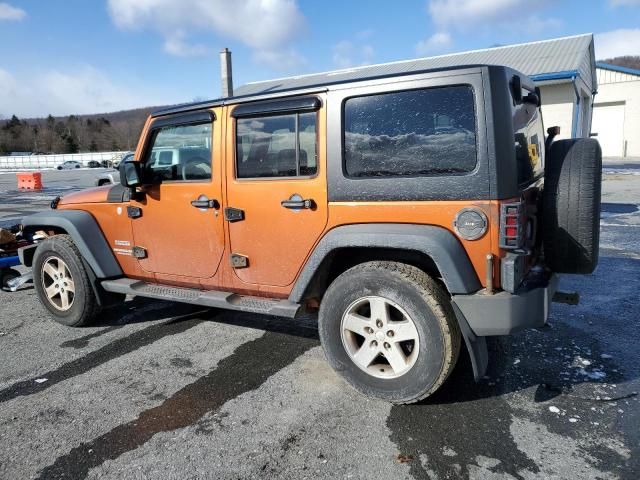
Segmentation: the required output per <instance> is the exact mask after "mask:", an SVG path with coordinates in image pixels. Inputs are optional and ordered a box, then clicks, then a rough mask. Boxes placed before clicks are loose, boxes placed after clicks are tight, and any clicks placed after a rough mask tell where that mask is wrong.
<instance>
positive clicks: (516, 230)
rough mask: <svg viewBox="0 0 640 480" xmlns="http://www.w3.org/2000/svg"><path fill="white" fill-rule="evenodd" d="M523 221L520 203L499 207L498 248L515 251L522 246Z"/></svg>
mask: <svg viewBox="0 0 640 480" xmlns="http://www.w3.org/2000/svg"><path fill="white" fill-rule="evenodd" d="M524 239H525V221H524V206H523V204H522V202H517V203H515V202H514V203H503V204H502V205H500V248H503V249H505V250H516V249H518V248H522V247H523V246H524Z"/></svg>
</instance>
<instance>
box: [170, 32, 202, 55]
mask: <svg viewBox="0 0 640 480" xmlns="http://www.w3.org/2000/svg"><path fill="white" fill-rule="evenodd" d="M185 37H186V35H185V33H184V32H183V31H182V30H176V31H175V32H174V33H173V34H172V35H169V36H168V37H167V38H166V39H165V41H164V51H165V52H167V53H169V54H171V55H175V56H176V57H197V56H202V55H208V54H209V53H210V49H208V48H207V47H206V46H204V45H201V44H191V43H189V42H187V41H186V40H185Z"/></svg>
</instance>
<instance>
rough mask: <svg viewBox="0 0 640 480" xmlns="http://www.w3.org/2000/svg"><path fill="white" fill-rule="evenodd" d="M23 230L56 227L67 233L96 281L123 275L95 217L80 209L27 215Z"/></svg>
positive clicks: (23, 221)
mask: <svg viewBox="0 0 640 480" xmlns="http://www.w3.org/2000/svg"><path fill="white" fill-rule="evenodd" d="M22 225H23V227H24V229H25V230H29V231H34V230H39V229H46V228H47V227H56V228H59V229H62V230H64V231H65V232H67V233H68V234H69V235H70V236H71V238H72V240H73V242H74V243H75V244H76V246H77V247H78V250H80V253H81V254H82V257H83V258H84V260H85V261H86V262H87V263H88V264H89V266H90V267H91V269H92V270H93V273H94V274H95V276H96V278H100V279H103V278H115V277H121V276H122V275H123V273H122V269H121V268H120V265H119V264H118V262H117V261H116V259H115V257H114V255H113V252H112V251H111V248H110V247H109V244H108V243H107V240H106V239H105V238H104V234H103V233H102V230H100V227H99V226H98V222H96V220H95V218H93V216H92V215H91V214H90V213H88V212H85V211H83V210H52V211H47V212H40V213H36V214H33V215H29V216H28V217H25V218H24V219H23V220H22Z"/></svg>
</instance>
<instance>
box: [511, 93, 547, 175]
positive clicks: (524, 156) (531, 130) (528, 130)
mask: <svg viewBox="0 0 640 480" xmlns="http://www.w3.org/2000/svg"><path fill="white" fill-rule="evenodd" d="M513 129H514V130H515V149H516V165H517V169H518V185H522V184H526V183H529V182H531V181H533V180H534V179H536V178H539V177H540V176H542V174H543V173H544V129H543V126H542V117H541V116H540V113H539V112H538V109H537V108H536V107H535V106H534V105H531V104H527V103H525V104H522V105H518V106H517V108H516V109H515V110H514V113H513Z"/></svg>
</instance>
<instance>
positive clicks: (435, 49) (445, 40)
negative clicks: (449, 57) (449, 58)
mask: <svg viewBox="0 0 640 480" xmlns="http://www.w3.org/2000/svg"><path fill="white" fill-rule="evenodd" d="M451 45H452V41H451V35H450V34H449V33H447V32H438V33H434V34H433V35H431V36H430V37H429V38H427V39H426V40H421V41H420V42H418V44H417V45H416V53H417V54H418V55H421V56H425V55H436V54H439V53H444V52H445V51H447V50H449V49H450V48H451Z"/></svg>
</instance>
